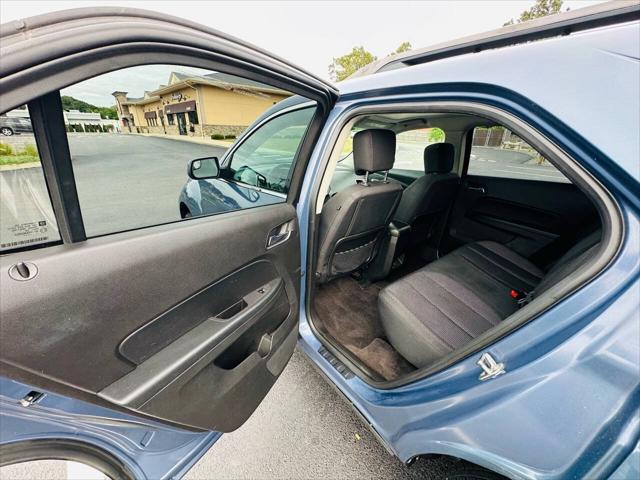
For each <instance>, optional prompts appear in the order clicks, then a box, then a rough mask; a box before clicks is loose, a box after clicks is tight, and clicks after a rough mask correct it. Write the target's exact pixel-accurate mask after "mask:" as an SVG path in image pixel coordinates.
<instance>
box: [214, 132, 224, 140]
mask: <svg viewBox="0 0 640 480" xmlns="http://www.w3.org/2000/svg"><path fill="white" fill-rule="evenodd" d="M211 140H224V135H220V134H219V133H214V134H213V135H211Z"/></svg>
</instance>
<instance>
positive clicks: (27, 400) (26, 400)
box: [20, 390, 45, 407]
mask: <svg viewBox="0 0 640 480" xmlns="http://www.w3.org/2000/svg"><path fill="white" fill-rule="evenodd" d="M44 395H45V394H44V393H42V392H36V391H35V390H33V391H31V392H29V393H27V394H26V395H25V396H24V397H22V398H21V399H20V405H22V406H23V407H30V406H31V405H33V404H34V403H38V402H39V401H40V400H42V398H44Z"/></svg>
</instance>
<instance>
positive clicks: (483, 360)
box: [476, 353, 505, 381]
mask: <svg viewBox="0 0 640 480" xmlns="http://www.w3.org/2000/svg"><path fill="white" fill-rule="evenodd" d="M476 363H477V365H478V366H479V367H480V368H481V369H482V373H481V374H480V377H479V378H480V380H483V381H484V380H489V379H490V378H495V377H497V376H498V375H502V374H503V373H505V369H504V363H498V362H496V361H495V360H494V359H493V357H492V356H491V354H489V353H483V354H482V356H481V357H480V360H478V361H477V362H476Z"/></svg>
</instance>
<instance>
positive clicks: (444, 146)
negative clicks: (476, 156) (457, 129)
mask: <svg viewBox="0 0 640 480" xmlns="http://www.w3.org/2000/svg"><path fill="white" fill-rule="evenodd" d="M454 152H455V149H454V146H453V144H451V143H435V144H433V145H429V146H428V147H426V148H425V149H424V171H425V174H424V175H423V176H421V177H419V178H417V179H416V180H415V181H414V182H412V183H411V184H410V185H409V186H408V187H407V188H406V189H405V190H404V192H403V193H402V199H401V200H400V205H398V209H397V210H396V213H395V214H394V215H393V220H394V222H396V223H397V222H401V223H406V224H408V225H411V226H412V234H411V239H412V240H413V241H412V242H411V243H415V241H421V240H425V239H428V238H429V236H430V234H432V233H433V232H434V228H437V227H438V226H441V221H442V219H443V217H444V216H445V214H446V212H447V210H448V209H449V206H450V205H451V204H452V203H453V200H454V198H455V195H456V193H457V191H458V185H459V184H460V177H458V175H456V174H455V173H451V170H452V169H453V163H454Z"/></svg>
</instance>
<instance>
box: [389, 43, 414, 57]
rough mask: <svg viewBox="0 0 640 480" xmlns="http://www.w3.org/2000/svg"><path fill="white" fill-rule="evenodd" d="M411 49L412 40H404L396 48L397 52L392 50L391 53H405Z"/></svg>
mask: <svg viewBox="0 0 640 480" xmlns="http://www.w3.org/2000/svg"><path fill="white" fill-rule="evenodd" d="M409 50H411V43H410V42H402V43H401V44H400V46H399V47H398V48H396V50H395V52H391V53H390V54H389V55H397V54H398V53H404V52H408V51H409Z"/></svg>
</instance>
